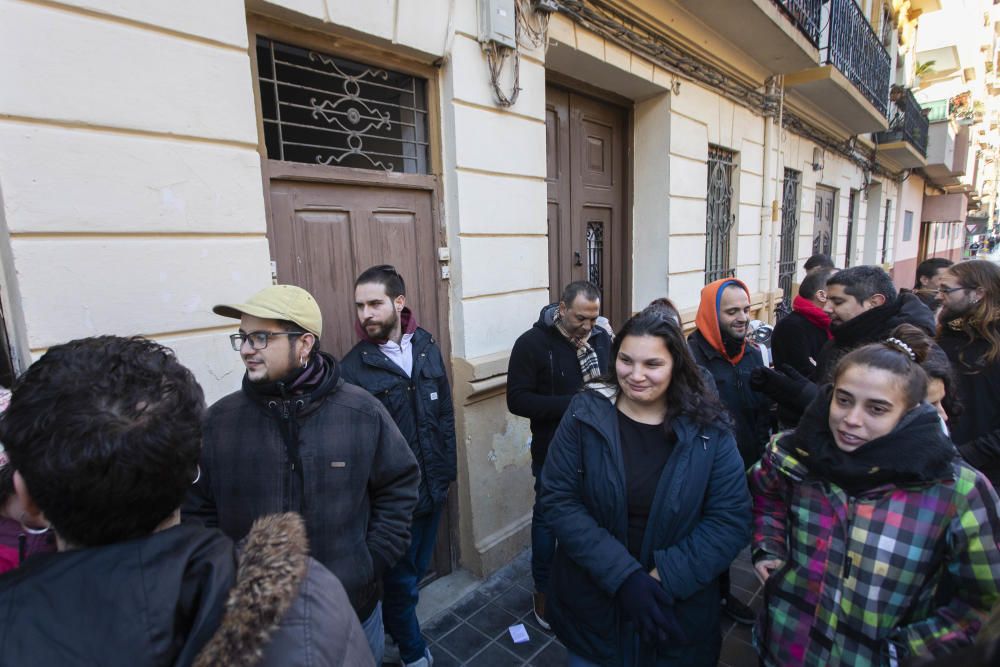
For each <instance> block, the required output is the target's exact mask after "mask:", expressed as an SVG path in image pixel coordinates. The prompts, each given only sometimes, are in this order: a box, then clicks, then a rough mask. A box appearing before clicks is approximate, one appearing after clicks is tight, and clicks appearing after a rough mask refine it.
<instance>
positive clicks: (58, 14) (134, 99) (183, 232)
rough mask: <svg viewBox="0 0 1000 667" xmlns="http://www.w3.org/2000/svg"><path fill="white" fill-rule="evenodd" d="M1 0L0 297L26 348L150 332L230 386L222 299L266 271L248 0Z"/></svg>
mask: <svg viewBox="0 0 1000 667" xmlns="http://www.w3.org/2000/svg"><path fill="white" fill-rule="evenodd" d="M0 14H2V15H3V20H2V21H0V58H2V59H3V61H4V62H7V63H9V64H11V65H12V66H10V67H5V68H0V88H2V89H3V90H5V91H8V94H6V95H4V96H3V97H2V98H0V188H2V193H3V194H2V197H3V199H2V218H3V221H4V223H5V225H6V231H7V232H9V237H10V255H9V258H7V261H9V262H10V263H12V266H9V267H8V266H5V267H4V269H5V271H6V272H7V273H8V274H12V275H13V276H15V277H14V279H13V280H11V281H9V282H8V284H7V285H6V289H5V294H6V295H7V301H6V303H5V304H4V305H5V313H6V314H7V317H8V320H11V321H12V322H11V324H10V326H12V327H13V328H14V329H15V336H14V337H13V338H14V340H15V341H16V342H18V344H20V345H21V346H22V349H21V350H20V352H21V353H22V355H23V358H33V357H37V356H39V355H40V354H41V353H43V352H44V350H45V349H46V348H48V347H49V346H52V345H55V344H57V343H61V342H65V341H67V340H70V339H72V338H78V337H83V336H90V335H96V334H105V333H116V334H122V335H130V334H143V335H147V336H152V337H154V338H156V339H157V340H160V341H161V342H164V343H166V344H168V345H170V346H171V347H173V348H174V349H175V350H176V351H177V354H178V356H179V358H180V360H181V361H182V362H184V363H186V364H187V365H189V366H190V367H191V368H192V370H194V372H195V374H196V376H197V377H198V380H199V381H200V382H201V383H202V385H203V387H204V389H205V392H206V396H207V398H208V400H210V401H212V400H214V399H216V398H218V397H220V396H222V395H223V394H225V393H228V392H230V391H232V390H233V389H235V388H236V387H238V385H239V376H240V375H241V373H242V364H241V363H240V361H239V357H238V355H236V354H235V353H234V352H233V351H232V350H231V349H230V348H229V347H228V341H226V340H225V334H226V333H228V332H230V331H232V330H233V325H232V321H227V320H224V319H223V318H220V317H218V316H216V315H213V314H212V313H211V306H212V305H214V304H215V303H219V302H224V301H230V300H233V299H243V298H245V297H246V296H248V295H249V294H250V293H252V292H254V291H256V290H257V289H260V288H261V287H263V286H265V285H267V284H268V283H269V282H270V271H269V264H268V250H267V241H266V238H265V235H264V232H265V218H264V201H263V195H262V189H261V180H260V161H259V158H258V155H257V151H256V147H257V132H256V125H255V121H254V117H255V116H254V108H253V96H252V89H251V78H250V67H249V58H248V56H247V36H246V21H245V14H244V7H243V3H242V2H239V1H237V0H222V1H220V2H217V3H212V4H211V6H209V5H206V4H205V3H200V2H195V1H194V0H179V1H178V2H174V3H171V4H170V9H169V11H168V10H166V9H165V8H164V6H162V5H160V4H159V3H132V2H124V1H115V0H92V1H89V2H84V1H80V2H72V1H71V2H66V3H60V4H59V5H55V4H50V3H45V4H42V3H34V2H19V1H17V0H6V1H4V2H3V3H2V7H0ZM83 175H85V177H83ZM12 306H13V307H12Z"/></svg>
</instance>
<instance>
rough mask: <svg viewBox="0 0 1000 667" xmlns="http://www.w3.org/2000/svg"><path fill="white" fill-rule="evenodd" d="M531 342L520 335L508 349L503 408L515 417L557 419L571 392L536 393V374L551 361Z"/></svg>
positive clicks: (564, 410) (547, 352) (543, 370)
mask: <svg viewBox="0 0 1000 667" xmlns="http://www.w3.org/2000/svg"><path fill="white" fill-rule="evenodd" d="M532 342H533V341H531V340H530V338H529V337H528V336H527V335H523V336H521V337H520V338H518V339H517V342H516V343H514V349H513V350H511V353H510V362H509V363H508V365H507V409H508V410H510V412H511V413H512V414H515V415H517V416H519V417H527V418H528V419H543V420H551V421H557V420H558V419H560V418H561V417H562V415H563V413H565V412H566V408H568V407H569V402H570V401H571V400H573V395H572V394H568V395H565V396H551V395H549V394H540V393H538V373H540V372H549V369H550V367H551V365H552V360H551V358H550V356H549V355H550V354H551V353H550V352H549V351H547V350H545V349H543V348H542V347H541V346H539V345H533V344H532Z"/></svg>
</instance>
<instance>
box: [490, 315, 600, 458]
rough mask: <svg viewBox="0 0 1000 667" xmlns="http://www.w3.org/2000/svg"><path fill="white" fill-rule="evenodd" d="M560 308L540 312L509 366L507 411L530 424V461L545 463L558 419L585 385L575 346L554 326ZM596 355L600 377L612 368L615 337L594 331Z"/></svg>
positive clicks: (517, 347) (518, 345)
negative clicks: (612, 350)
mask: <svg viewBox="0 0 1000 667" xmlns="http://www.w3.org/2000/svg"><path fill="white" fill-rule="evenodd" d="M558 312H559V304H556V303H553V304H550V305H548V306H546V307H545V308H542V311H541V312H540V313H539V314H538V321H537V322H535V324H534V326H532V327H531V328H530V329H528V330H527V331H526V332H524V333H523V334H521V336H520V337H519V338H518V339H517V341H516V342H515V343H514V349H512V350H511V352H510V362H509V363H508V366H507V409H508V410H510V411H511V413H513V414H515V415H518V416H519V417H527V418H528V419H530V420H531V459H532V461H534V462H535V464H536V465H541V464H542V463H544V462H545V454H546V452H547V451H548V449H549V441H551V440H552V436H553V434H554V433H555V432H556V428H557V427H558V426H559V420H561V419H562V416H563V413H564V412H566V408H568V407H569V402H570V401H571V400H572V399H573V396H574V395H576V393H577V392H579V391H580V389H581V388H582V387H583V374H582V373H581V372H580V361H579V359H578V358H577V356H576V347H575V346H574V345H573V344H572V343H570V342H569V341H568V340H566V337H565V336H563V335H562V334H561V333H559V330H558V329H556V327H555V325H554V324H553V322H554V321H555V317H556V315H557V314H558ZM588 342H589V343H590V345H591V347H593V348H594V351H595V352H597V361H598V363H599V365H600V367H601V373H602V374H603V373H605V372H607V370H608V357H609V356H610V355H611V336H609V335H608V333H607V332H606V331H604V330H603V329H602V328H601V327H594V329H593V331H592V332H591V334H590V340H589V341H588Z"/></svg>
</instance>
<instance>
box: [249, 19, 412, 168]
mask: <svg viewBox="0 0 1000 667" xmlns="http://www.w3.org/2000/svg"><path fill="white" fill-rule="evenodd" d="M257 69H258V84H259V87H260V99H261V111H262V116H263V119H264V143H265V145H266V146H267V156H268V157H269V158H271V159H274V160H287V161H290V162H309V163H313V164H325V165H333V166H340V167H355V168H359V169H380V170H384V171H396V172H405V173H424V174H425V173H427V172H428V160H427V151H428V140H427V92H426V88H427V84H426V81H424V80H422V79H418V78H416V77H412V76H410V75H408V74H402V73H400V72H393V71H391V70H386V69H379V68H376V67H370V66H368V65H364V64H362V63H358V62H354V61H351V60H345V59H343V58H336V57H334V56H330V55H327V54H324V53H319V52H318V51H310V50H309V49H304V48H300V47H297V46H291V45H289V44H282V43H281V42H275V41H273V40H270V39H266V38H263V37H258V38H257Z"/></svg>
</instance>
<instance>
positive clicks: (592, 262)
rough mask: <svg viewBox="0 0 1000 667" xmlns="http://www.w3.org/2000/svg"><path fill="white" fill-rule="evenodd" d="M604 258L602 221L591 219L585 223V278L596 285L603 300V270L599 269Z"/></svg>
mask: <svg viewBox="0 0 1000 667" xmlns="http://www.w3.org/2000/svg"><path fill="white" fill-rule="evenodd" d="M603 259H604V223H603V222H601V221H600V220H591V221H590V222H588V223H587V280H588V281H590V283H591V284H592V285H594V286H595V287H597V290H598V291H599V292H600V293H601V300H602V301H603V300H604V272H603V271H602V270H601V266H602V262H603Z"/></svg>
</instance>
